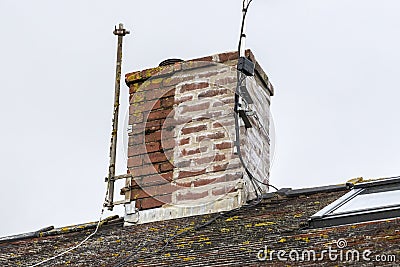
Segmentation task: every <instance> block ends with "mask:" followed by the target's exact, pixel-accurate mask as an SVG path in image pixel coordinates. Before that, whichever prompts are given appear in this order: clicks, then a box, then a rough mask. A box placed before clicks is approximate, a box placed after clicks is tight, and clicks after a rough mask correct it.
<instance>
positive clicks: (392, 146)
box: [0, 0, 400, 236]
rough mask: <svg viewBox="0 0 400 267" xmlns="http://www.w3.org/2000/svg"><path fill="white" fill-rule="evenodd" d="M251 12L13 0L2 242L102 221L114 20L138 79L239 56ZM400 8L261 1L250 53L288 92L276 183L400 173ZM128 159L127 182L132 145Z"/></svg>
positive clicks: (280, 122)
mask: <svg viewBox="0 0 400 267" xmlns="http://www.w3.org/2000/svg"><path fill="white" fill-rule="evenodd" d="M240 8H241V0H235V1H232V0H219V1H215V0H214V1H211V0H203V1H183V0H180V1H179V0H170V1H161V0H146V1H105V0H103V1H91V2H89V1H51V0H48V1H43V0H37V1H14V0H0V30H1V33H2V42H1V49H0V58H1V61H0V68H1V75H0V86H1V92H2V96H1V98H0V116H1V121H2V131H1V132H2V138H1V139H0V147H1V153H0V167H1V171H2V177H1V183H2V185H1V187H0V201H1V203H2V205H1V208H0V212H1V216H2V218H3V219H2V220H1V222H0V236H3V235H8V234H13V233H20V232H25V231H31V230H37V229H39V228H41V227H44V226H48V225H55V226H62V225H67V224H75V223H82V222H87V221H93V220H96V219H97V218H98V214H99V212H100V209H101V204H102V201H103V198H104V190H105V183H104V177H105V176H106V174H107V165H108V149H109V141H110V140H109V139H110V131H111V116H112V102H113V86H114V85H113V81H114V68H115V49H116V38H115V36H113V35H112V30H113V27H114V25H115V24H117V23H119V22H123V23H124V24H125V27H126V28H128V29H130V30H131V32H132V34H131V35H129V36H128V37H127V38H126V39H125V44H124V62H123V73H126V72H129V71H134V70H140V69H143V68H147V67H153V66H156V65H158V63H159V62H160V61H162V60H164V59H166V58H171V57H178V58H182V59H190V58H195V57H200V56H206V55H209V54H214V53H218V52H224V51H232V50H235V49H236V47H237V41H238V34H239V24H240ZM398 10H400V3H399V1H397V0H383V1H378V0H352V1H348V0H335V1H331V0H329V1H328V0H326V1H321V0H279V1H277V0H275V1H273V0H254V1H253V3H252V6H251V8H250V11H249V14H248V21H247V36H248V39H247V46H248V47H249V48H251V49H252V50H253V52H254V54H255V56H256V58H257V59H258V61H259V63H260V64H261V66H262V67H263V68H264V70H265V71H266V72H267V73H268V74H269V76H270V78H271V81H272V83H273V84H274V86H275V90H276V95H275V96H274V97H273V99H272V112H273V116H274V122H275V128H276V137H277V138H276V155H275V159H274V162H273V166H272V170H271V183H272V184H274V185H276V186H278V187H293V188H297V187H308V186H316V185H326V184H337V183H343V182H345V181H346V180H348V179H350V178H353V177H359V176H363V177H364V178H371V177H375V178H376V177H382V176H395V175H399V174H400V170H399V168H400V167H399V166H400V165H399V163H400V156H399V153H398V151H400V142H399V141H398V137H399V136H400V126H399V124H398V120H397V116H398V114H399V113H400V107H399V105H398V99H399V98H400V92H399V90H398V84H397V83H398V77H399V76H400V75H399V74H400V70H399V64H400V50H399V49H398V48H399V47H400V39H399V37H398V36H399V29H400V18H399V16H398ZM122 92H123V94H122V99H123V101H122V102H123V104H122V108H121V110H122V111H123V113H124V112H125V110H126V107H127V102H128V101H127V88H126V87H125V86H123V87H122ZM121 120H122V119H121ZM121 125H122V124H121ZM121 139H122V138H121V137H120V140H121ZM120 144H122V143H120ZM118 160H119V167H118V169H119V173H121V174H122V173H124V172H125V161H124V159H123V153H122V148H121V146H120V150H119V159H118ZM117 212H120V214H121V215H122V213H121V210H119V211H118V210H117V211H116V212H115V213H117Z"/></svg>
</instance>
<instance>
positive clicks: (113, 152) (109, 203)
mask: <svg viewBox="0 0 400 267" xmlns="http://www.w3.org/2000/svg"><path fill="white" fill-rule="evenodd" d="M113 33H114V35H117V36H118V46H117V64H116V67H115V95H114V115H113V120H112V124H113V125H112V132H111V145H110V165H109V167H108V177H107V178H106V180H107V182H108V186H107V197H106V202H105V204H104V205H105V206H106V207H108V209H109V210H113V207H114V181H115V163H116V157H117V134H118V116H119V96H120V91H121V63H122V39H123V37H124V36H125V35H127V34H129V33H130V32H129V31H128V30H126V29H124V25H123V24H122V23H120V24H119V27H118V28H117V26H115V29H114V31H113Z"/></svg>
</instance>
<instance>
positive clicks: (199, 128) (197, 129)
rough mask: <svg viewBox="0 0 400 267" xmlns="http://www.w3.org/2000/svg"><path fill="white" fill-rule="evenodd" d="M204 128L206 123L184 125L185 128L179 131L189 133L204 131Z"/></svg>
mask: <svg viewBox="0 0 400 267" xmlns="http://www.w3.org/2000/svg"><path fill="white" fill-rule="evenodd" d="M204 130H207V125H199V126H192V127H185V128H182V130H181V133H182V134H191V133H197V132H200V131H204Z"/></svg>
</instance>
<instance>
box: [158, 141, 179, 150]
mask: <svg viewBox="0 0 400 267" xmlns="http://www.w3.org/2000/svg"><path fill="white" fill-rule="evenodd" d="M175 146H176V140H175V139H174V138H170V139H166V140H164V139H163V140H162V141H161V147H162V149H163V150H169V149H172V148H174V147H175Z"/></svg>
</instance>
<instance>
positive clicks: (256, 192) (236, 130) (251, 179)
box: [234, 0, 278, 199]
mask: <svg viewBox="0 0 400 267" xmlns="http://www.w3.org/2000/svg"><path fill="white" fill-rule="evenodd" d="M251 2H252V0H250V1H249V2H248V3H247V5H246V0H243V10H242V11H243V16H242V24H241V29H240V38H239V45H238V56H240V51H241V49H242V37H244V36H245V34H244V32H243V31H244V25H245V20H246V15H247V12H248V9H249V6H250V4H251ZM240 76H241V72H239V71H237V81H238V82H237V86H236V89H235V106H234V111H235V134H236V138H235V146H236V152H237V154H238V156H239V159H240V162H241V163H242V165H243V167H244V169H245V171H246V173H247V175H248V177H249V179H250V182H251V183H252V185H253V188H254V190H255V194H256V198H257V199H258V198H259V197H260V196H262V189H261V188H260V186H259V184H263V185H266V186H268V187H272V188H274V189H275V190H278V189H277V188H276V187H275V186H273V185H271V184H269V183H264V182H262V181H260V180H259V179H257V178H255V177H254V176H253V174H252V173H251V172H250V171H249V169H248V168H247V166H246V164H245V162H244V159H243V157H242V154H241V149H240V129H239V116H238V110H239V97H240V94H239V88H240V86H241V85H242V83H243V81H245V80H246V78H247V76H246V75H244V77H243V78H241V77H240ZM264 131H265V129H264ZM254 181H255V182H256V185H255V183H254ZM258 191H259V192H258Z"/></svg>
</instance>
